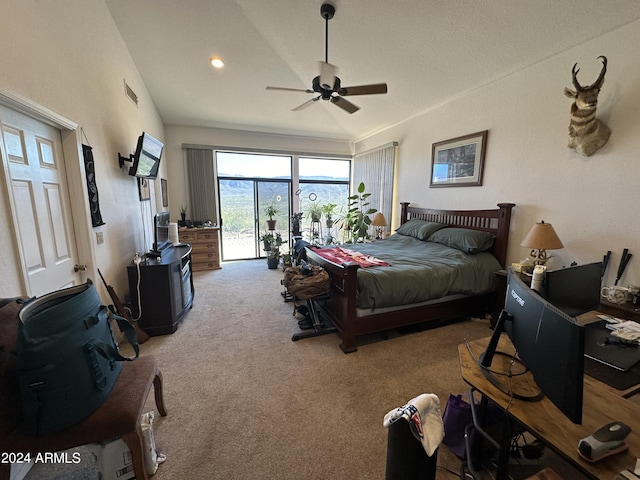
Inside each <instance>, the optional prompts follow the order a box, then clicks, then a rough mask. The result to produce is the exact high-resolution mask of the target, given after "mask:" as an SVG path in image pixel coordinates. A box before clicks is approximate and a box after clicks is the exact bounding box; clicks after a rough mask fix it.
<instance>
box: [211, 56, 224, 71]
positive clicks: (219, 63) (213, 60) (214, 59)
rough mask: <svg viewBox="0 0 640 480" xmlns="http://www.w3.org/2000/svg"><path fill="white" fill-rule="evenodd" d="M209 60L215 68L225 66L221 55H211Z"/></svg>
mask: <svg viewBox="0 0 640 480" xmlns="http://www.w3.org/2000/svg"><path fill="white" fill-rule="evenodd" d="M209 62H211V65H213V66H214V67H215V68H222V67H224V62H223V61H222V59H221V58H220V57H211V58H210V59H209Z"/></svg>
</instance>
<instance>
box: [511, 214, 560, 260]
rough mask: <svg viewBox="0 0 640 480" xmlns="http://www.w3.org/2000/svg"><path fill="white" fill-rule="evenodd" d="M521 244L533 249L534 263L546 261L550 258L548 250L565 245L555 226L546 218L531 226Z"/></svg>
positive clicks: (532, 257)
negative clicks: (546, 221)
mask: <svg viewBox="0 0 640 480" xmlns="http://www.w3.org/2000/svg"><path fill="white" fill-rule="evenodd" d="M520 246H521V247H527V248H530V249H531V259H532V260H533V263H534V265H544V264H545V263H546V261H547V260H548V259H549V256H548V255H547V252H546V250H557V249H560V248H563V247H564V245H562V242H561V241H560V238H558V234H557V233H556V231H555V230H554V229H553V226H552V225H551V224H550V223H544V220H542V221H541V222H540V223H536V224H535V225H534V226H533V227H531V230H529V233H527V236H526V237H524V240H522V243H521V244H520Z"/></svg>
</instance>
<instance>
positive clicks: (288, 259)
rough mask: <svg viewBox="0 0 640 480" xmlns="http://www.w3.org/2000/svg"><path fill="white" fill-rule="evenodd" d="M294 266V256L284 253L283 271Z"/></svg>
mask: <svg viewBox="0 0 640 480" xmlns="http://www.w3.org/2000/svg"><path fill="white" fill-rule="evenodd" d="M292 266H293V256H292V255H291V253H283V254H282V270H283V271H284V270H286V269H287V268H289V267H292Z"/></svg>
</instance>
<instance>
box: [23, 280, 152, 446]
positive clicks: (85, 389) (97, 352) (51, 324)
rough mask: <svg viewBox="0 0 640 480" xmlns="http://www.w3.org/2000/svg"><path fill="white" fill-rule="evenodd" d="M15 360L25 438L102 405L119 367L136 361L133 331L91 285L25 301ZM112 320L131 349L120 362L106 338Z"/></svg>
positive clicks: (65, 423) (116, 349) (79, 417)
mask: <svg viewBox="0 0 640 480" xmlns="http://www.w3.org/2000/svg"><path fill="white" fill-rule="evenodd" d="M19 316H20V320H21V322H20V324H19V326H18V342H17V357H18V370H19V381H20V397H21V400H22V410H23V416H24V418H23V421H24V429H25V433H27V434H30V435H42V434H46V433H51V432H55V431H57V430H61V429H63V428H66V427H69V426H71V425H73V424H75V423H77V422H79V421H80V420H82V419H83V418H85V417H87V416H89V415H90V414H91V413H93V412H94V411H95V410H96V409H98V407H100V405H102V403H103V402H104V401H105V400H106V399H107V397H108V395H109V393H110V392H111V389H112V388H113V385H114V384H115V383H116V380H117V379H118V375H119V374H120V370H121V369H122V364H121V363H120V362H122V361H130V360H135V359H136V358H138V354H139V349H138V339H137V336H136V332H135V329H134V327H133V325H131V324H130V323H129V322H128V321H127V320H126V319H124V318H122V317H119V316H117V315H114V314H112V313H111V311H110V310H109V309H108V308H107V307H106V306H104V305H102V302H101V300H100V296H99V295H98V292H97V291H96V288H95V286H94V285H93V283H92V282H91V280H87V283H85V284H82V285H77V286H74V287H70V288H65V289H63V290H58V291H56V292H52V293H48V294H46V295H43V296H42V297H38V298H34V299H31V300H29V301H27V302H26V303H25V304H24V306H23V307H22V309H21V310H20V314H19ZM111 318H112V319H114V320H115V321H116V322H117V323H118V326H119V328H120V330H121V331H122V332H123V333H124V334H125V336H126V338H127V340H128V341H129V343H131V345H132V346H133V349H134V351H135V356H134V357H132V358H127V357H124V356H122V355H121V354H120V351H119V347H118V344H117V342H116V341H115V339H114V337H113V334H112V332H111V327H110V322H109V319H111Z"/></svg>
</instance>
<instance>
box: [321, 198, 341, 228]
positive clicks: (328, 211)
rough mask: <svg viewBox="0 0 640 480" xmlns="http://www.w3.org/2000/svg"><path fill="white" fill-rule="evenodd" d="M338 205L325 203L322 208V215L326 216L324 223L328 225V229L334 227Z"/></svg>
mask: <svg viewBox="0 0 640 480" xmlns="http://www.w3.org/2000/svg"><path fill="white" fill-rule="evenodd" d="M337 206H338V205H336V204H335V203H325V204H324V205H322V206H321V207H320V210H321V211H322V214H323V215H324V221H325V223H326V225H327V228H331V227H332V226H333V213H334V211H335V209H336V207H337Z"/></svg>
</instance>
